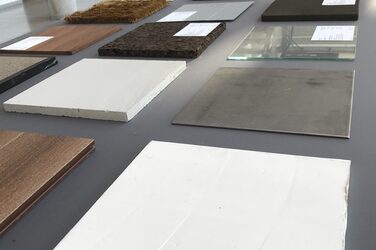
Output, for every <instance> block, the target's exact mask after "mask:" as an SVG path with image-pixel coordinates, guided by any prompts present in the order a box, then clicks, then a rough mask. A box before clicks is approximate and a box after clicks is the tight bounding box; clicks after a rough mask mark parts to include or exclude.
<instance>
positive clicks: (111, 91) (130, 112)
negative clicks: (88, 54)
mask: <svg viewBox="0 0 376 250" xmlns="http://www.w3.org/2000/svg"><path fill="white" fill-rule="evenodd" d="M185 68H186V63H185V61H153V60H123V59H83V60H81V61H79V62H77V63H75V64H73V65H72V66H70V67H68V68H66V69H64V70H62V71H60V72H58V73H57V74H55V75H53V76H51V77H50V78H47V79H46V80H44V81H42V82H40V83H39V84H37V85H35V86H33V87H31V88H30V89H28V90H26V91H24V92H22V93H21V94H19V95H17V96H16V97H14V98H12V99H10V100H8V101H6V102H5V103H4V105H3V106H4V109H5V110H6V111H8V112H21V113H36V114H46V115H57V116H70V117H82V118H91V119H101V120H114V121H129V120H130V119H132V118H133V117H134V116H135V115H136V114H137V113H138V112H139V111H140V110H141V109H142V108H143V107H145V106H146V105H147V104H148V103H149V102H150V101H151V100H152V99H153V98H154V97H155V96H157V95H158V93H159V92H161V91H162V90H163V89H164V88H165V87H167V86H168V85H169V84H170V83H171V82H172V81H173V80H174V79H175V78H176V77H178V75H179V74H180V73H181V72H183V71H184V70H185Z"/></svg>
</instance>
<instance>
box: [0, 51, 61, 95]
mask: <svg viewBox="0 0 376 250" xmlns="http://www.w3.org/2000/svg"><path fill="white" fill-rule="evenodd" d="M55 64H57V61H56V59H55V57H20V56H0V93H3V92H5V91H7V90H8V89H10V88H12V87H14V86H16V85H18V84H20V83H21V82H23V81H25V80H27V79H29V78H31V77H33V76H34V75H37V74H39V73H40V72H42V71H44V70H46V69H48V68H50V67H52V66H54V65H55Z"/></svg>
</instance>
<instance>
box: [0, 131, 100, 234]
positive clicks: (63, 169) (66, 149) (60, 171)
mask: <svg viewBox="0 0 376 250" xmlns="http://www.w3.org/2000/svg"><path fill="white" fill-rule="evenodd" d="M93 149H94V140H92V139H85V138H77V137H68V136H52V135H44V134H36V133H27V132H16V131H0V155H1V157H0V176H1V177H0V204H1V205H0V233H3V232H4V231H5V230H7V229H8V228H9V227H10V226H11V225H13V224H14V223H15V222H16V221H17V220H19V219H20V218H21V216H22V215H24V214H25V213H26V212H27V211H28V210H29V209H30V208H31V207H32V206H33V205H34V204H35V203H36V202H37V201H38V200H39V199H40V198H42V197H43V195H44V194H46V193H47V192H48V191H49V190H50V189H51V188H52V187H53V186H54V185H56V184H57V183H58V182H59V180H61V179H62V178H63V177H64V176H65V175H66V174H68V173H69V171H70V170H72V169H73V168H74V167H75V166H76V165H77V164H79V163H80V162H81V161H82V160H83V159H84V158H85V157H86V156H87V155H88V154H89V153H90V152H91V151H92V150H93Z"/></svg>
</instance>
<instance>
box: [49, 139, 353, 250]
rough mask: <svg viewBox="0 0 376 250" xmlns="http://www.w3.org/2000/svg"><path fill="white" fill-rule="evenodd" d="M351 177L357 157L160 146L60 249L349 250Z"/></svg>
mask: <svg viewBox="0 0 376 250" xmlns="http://www.w3.org/2000/svg"><path fill="white" fill-rule="evenodd" d="M349 178H350V161H347V160H337V159H324V158H313V157H304V156H295V155H285V154H271V153H263V152H255V151H247V150H236V149H227V148H218V147H206V146H197V145H186V144H180V143H167V142H158V141H152V142H150V143H149V144H148V146H146V148H145V149H144V150H143V151H142V152H141V153H140V154H139V155H138V156H137V158H136V159H135V160H134V161H133V162H132V163H131V164H130V165H129V166H128V167H127V169H126V170H125V171H124V172H123V173H122V174H121V175H120V177H119V178H118V179H117V180H116V181H115V182H114V183H113V184H112V185H111V186H110V188H109V189H108V190H107V191H106V192H105V193H104V194H103V195H102V197H101V198H100V199H99V200H98V201H97V202H96V203H95V204H94V205H93V206H92V207H91V209H90V210H89V211H88V212H87V213H86V215H85V216H84V217H83V218H82V219H81V220H80V221H79V222H78V223H77V224H76V226H75V227H74V228H73V229H72V230H71V231H70V232H69V233H68V235H66V237H65V238H64V239H63V240H62V241H61V242H60V244H59V245H58V246H57V247H56V248H55V250H73V249H74V250H75V249H87V250H89V249H90V250H108V249H118V250H119V249H124V250H128V249H129V250H136V249H137V250H157V249H158V250H230V249H231V250H235V249H237V250H256V249H257V250H278V249H279V250H303V249H304V250H344V245H345V232H346V222H347V192H348V186H349ZM145 239H148V240H145Z"/></svg>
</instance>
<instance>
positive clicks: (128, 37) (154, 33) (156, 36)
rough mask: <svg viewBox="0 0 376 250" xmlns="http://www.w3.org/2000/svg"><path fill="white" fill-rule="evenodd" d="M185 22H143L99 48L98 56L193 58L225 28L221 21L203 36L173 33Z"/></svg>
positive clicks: (184, 25)
mask: <svg viewBox="0 0 376 250" xmlns="http://www.w3.org/2000/svg"><path fill="white" fill-rule="evenodd" d="M187 25H189V23H187V22H171V23H146V24H144V25H141V26H140V27H138V28H136V29H134V30H132V31H131V32H128V33H127V34H125V35H124V36H122V37H120V38H118V39H116V40H115V41H113V42H110V43H108V44H106V45H104V46H103V47H101V48H99V50H98V53H99V55H100V56H124V57H161V58H169V57H170V58H196V57H198V56H199V55H201V54H202V53H203V52H204V51H205V49H206V48H207V47H209V45H210V44H211V43H212V42H214V40H215V39H217V38H218V37H219V35H220V34H221V33H222V32H223V31H224V30H225V29H226V24H225V23H221V24H220V25H219V26H217V27H216V28H215V29H214V30H213V31H212V32H211V33H210V34H208V35H207V36H195V37H194V36H174V35H175V34H176V33H178V32H179V31H180V30H182V29H184V28H185V27H186V26H187Z"/></svg>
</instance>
